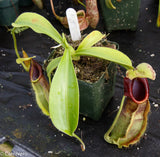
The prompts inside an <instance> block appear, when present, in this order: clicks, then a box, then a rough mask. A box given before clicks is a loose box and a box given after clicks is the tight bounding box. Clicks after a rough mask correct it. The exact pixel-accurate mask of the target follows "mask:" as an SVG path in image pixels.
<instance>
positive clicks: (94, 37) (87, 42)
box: [77, 31, 105, 50]
mask: <svg viewBox="0 0 160 157" xmlns="http://www.w3.org/2000/svg"><path fill="white" fill-rule="evenodd" d="M104 37H105V35H104V34H102V33H101V32H99V31H92V32H91V33H90V34H88V35H87V36H86V37H85V38H84V39H83V41H82V42H81V43H80V44H79V47H78V49H77V50H80V49H84V48H89V47H91V46H93V45H94V44H96V43H97V42H98V41H100V40H101V39H102V38H104Z"/></svg>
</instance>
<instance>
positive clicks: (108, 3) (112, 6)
mask: <svg viewBox="0 0 160 157" xmlns="http://www.w3.org/2000/svg"><path fill="white" fill-rule="evenodd" d="M105 4H106V6H107V7H108V8H109V9H116V7H115V6H114V5H113V3H112V1H111V0H105Z"/></svg>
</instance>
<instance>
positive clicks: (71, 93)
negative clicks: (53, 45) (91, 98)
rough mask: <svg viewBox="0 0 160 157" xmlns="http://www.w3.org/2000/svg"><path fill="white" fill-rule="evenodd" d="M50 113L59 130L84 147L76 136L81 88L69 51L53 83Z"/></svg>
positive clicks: (64, 56) (50, 96) (65, 54)
mask: <svg viewBox="0 0 160 157" xmlns="http://www.w3.org/2000/svg"><path fill="white" fill-rule="evenodd" d="M49 112H50V118H51V120H52V123H53V124H54V126H55V127H56V128H57V129H58V130H60V131H62V132H64V133H66V134H67V135H69V136H74V137H76V138H77V139H78V140H79V141H80V142H81V143H82V145H84V144H83V142H82V141H81V139H80V138H79V137H77V135H75V134H74V132H75V130H76V128H77V125H78V120H79V88H78V82H77V78H76V74H75V71H74V67H73V63H72V59H71V55H70V51H69V49H66V50H65V51H64V54H63V57H62V59H61V61H60V63H59V65H58V67H57V70H56V73H55V75H54V77H53V80H52V83H51V88H50V95H49Z"/></svg>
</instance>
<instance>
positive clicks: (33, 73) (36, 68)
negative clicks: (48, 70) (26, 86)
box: [29, 60, 42, 82]
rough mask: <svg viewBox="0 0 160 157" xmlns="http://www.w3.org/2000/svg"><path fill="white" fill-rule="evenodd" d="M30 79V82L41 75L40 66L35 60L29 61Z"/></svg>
mask: <svg viewBox="0 0 160 157" xmlns="http://www.w3.org/2000/svg"><path fill="white" fill-rule="evenodd" d="M29 72H30V80H31V81H32V82H36V81H38V80H39V79H40V78H41V77H42V67H41V66H40V65H39V64H38V63H37V62H36V61H35V60H32V61H31V67H30V71H29Z"/></svg>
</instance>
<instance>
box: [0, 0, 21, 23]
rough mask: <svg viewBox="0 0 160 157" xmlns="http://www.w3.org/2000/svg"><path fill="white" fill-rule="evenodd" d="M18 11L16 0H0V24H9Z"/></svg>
mask: <svg viewBox="0 0 160 157" xmlns="http://www.w3.org/2000/svg"><path fill="white" fill-rule="evenodd" d="M18 13H19V7H18V0H1V1H0V26H10V25H11V23H12V22H13V21H14V20H15V19H16V17H17V16H18Z"/></svg>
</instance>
